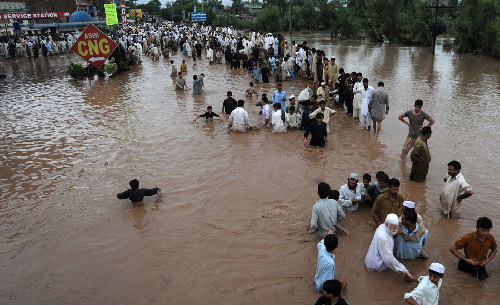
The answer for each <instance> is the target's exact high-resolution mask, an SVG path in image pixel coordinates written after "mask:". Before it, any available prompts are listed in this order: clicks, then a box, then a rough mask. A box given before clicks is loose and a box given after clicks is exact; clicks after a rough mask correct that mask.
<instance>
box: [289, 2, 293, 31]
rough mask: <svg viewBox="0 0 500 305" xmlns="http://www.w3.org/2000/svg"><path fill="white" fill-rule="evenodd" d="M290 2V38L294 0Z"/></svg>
mask: <svg viewBox="0 0 500 305" xmlns="http://www.w3.org/2000/svg"><path fill="white" fill-rule="evenodd" d="M289 1H290V27H289V30H290V37H291V36H292V0H289Z"/></svg>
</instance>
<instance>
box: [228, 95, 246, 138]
mask: <svg viewBox="0 0 500 305" xmlns="http://www.w3.org/2000/svg"><path fill="white" fill-rule="evenodd" d="M244 105H245V101H244V100H238V107H237V108H236V109H234V110H233V111H232V112H231V115H230V116H229V120H228V125H227V129H231V130H232V131H233V132H237V133H245V132H247V129H250V128H251V127H250V122H249V121H248V112H247V111H246V110H245V109H243V106H244Z"/></svg>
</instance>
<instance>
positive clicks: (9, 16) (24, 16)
mask: <svg viewBox="0 0 500 305" xmlns="http://www.w3.org/2000/svg"><path fill="white" fill-rule="evenodd" d="M64 17H71V13H70V12H50V13H49V12H45V13H0V20H8V19H15V20H25V19H50V18H64Z"/></svg>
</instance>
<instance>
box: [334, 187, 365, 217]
mask: <svg viewBox="0 0 500 305" xmlns="http://www.w3.org/2000/svg"><path fill="white" fill-rule="evenodd" d="M361 186H362V184H361V183H358V184H357V185H356V188H355V189H354V191H353V190H351V189H349V186H348V185H347V184H344V185H342V186H341V187H340V191H339V192H340V197H339V204H340V206H341V207H343V208H344V210H346V211H348V212H354V211H356V210H357V209H358V205H359V204H358V203H356V204H352V199H353V198H354V199H357V200H361V197H362V196H363V195H364V193H363V192H362V191H361Z"/></svg>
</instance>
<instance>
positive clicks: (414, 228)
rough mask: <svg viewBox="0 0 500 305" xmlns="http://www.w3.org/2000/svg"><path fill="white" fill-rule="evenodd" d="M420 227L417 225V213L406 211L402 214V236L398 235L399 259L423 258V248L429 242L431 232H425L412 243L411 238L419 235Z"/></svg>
mask: <svg viewBox="0 0 500 305" xmlns="http://www.w3.org/2000/svg"><path fill="white" fill-rule="evenodd" d="M419 229H420V226H419V225H418V223H417V212H415V210H414V209H406V210H405V211H404V213H403V214H401V225H400V230H401V234H398V235H396V245H395V253H396V258H398V259H416V258H418V257H421V256H422V255H421V252H422V248H423V246H424V245H425V243H426V242H427V238H428V235H429V231H427V230H425V232H424V234H423V235H421V236H420V238H419V239H417V240H415V241H412V240H410V237H413V236H415V235H416V234H417V232H418V230H419Z"/></svg>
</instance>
